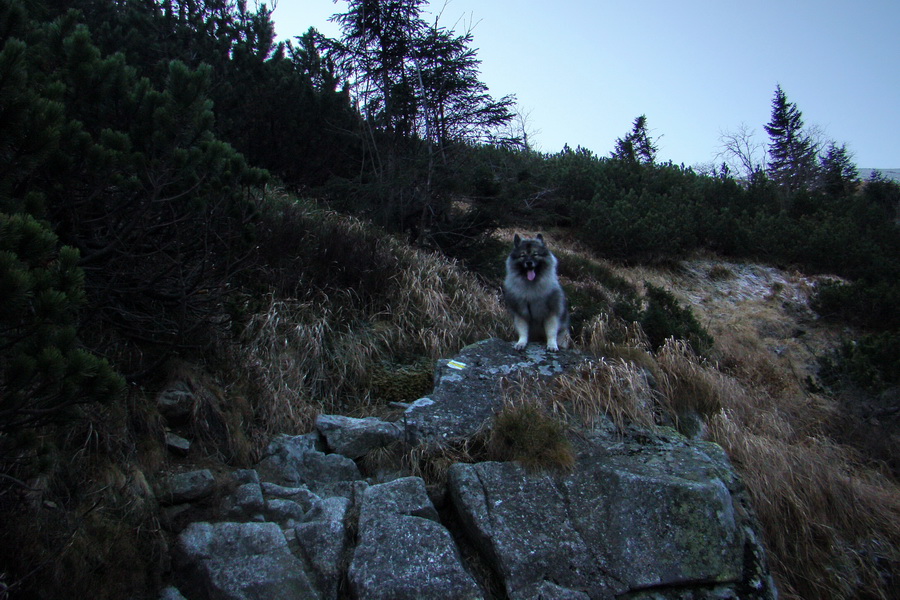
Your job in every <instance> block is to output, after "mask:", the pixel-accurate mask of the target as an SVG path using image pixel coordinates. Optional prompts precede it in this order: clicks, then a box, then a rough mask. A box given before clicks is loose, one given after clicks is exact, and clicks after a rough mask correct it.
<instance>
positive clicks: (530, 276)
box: [527, 269, 537, 281]
mask: <svg viewBox="0 0 900 600" xmlns="http://www.w3.org/2000/svg"><path fill="white" fill-rule="evenodd" d="M527 276H528V281H534V278H535V277H537V273H535V272H534V269H529V270H528V275H527Z"/></svg>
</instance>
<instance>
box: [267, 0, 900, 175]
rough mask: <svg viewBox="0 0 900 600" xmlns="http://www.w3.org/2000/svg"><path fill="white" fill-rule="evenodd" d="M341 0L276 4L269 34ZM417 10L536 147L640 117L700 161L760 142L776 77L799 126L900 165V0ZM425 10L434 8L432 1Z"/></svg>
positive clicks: (287, 31) (617, 132)
mask: <svg viewBox="0 0 900 600" xmlns="http://www.w3.org/2000/svg"><path fill="white" fill-rule="evenodd" d="M346 7H347V4H346V2H345V1H344V0H338V1H337V2H333V1H332V0H278V2H277V4H276V8H275V12H274V13H273V17H272V18H273V20H274V22H275V28H276V32H277V34H278V36H279V38H281V39H284V38H291V37H293V36H297V35H301V34H302V33H304V32H305V31H306V30H307V29H309V27H315V28H316V29H318V30H319V31H320V32H322V33H323V34H325V35H327V36H329V37H340V32H339V30H338V29H337V27H336V26H335V25H334V24H333V23H329V22H328V17H330V16H331V15H332V14H334V13H338V12H344V11H345V10H346ZM431 7H432V8H431V9H428V10H429V13H428V14H426V15H425V18H426V20H427V21H429V22H431V21H433V18H434V15H435V14H437V12H441V18H440V23H441V24H442V25H443V26H445V27H449V28H453V29H456V30H457V31H460V32H461V31H463V30H465V29H467V28H469V27H471V28H472V29H473V35H474V42H473V46H474V47H475V48H477V49H478V58H479V59H480V60H481V61H482V64H481V79H482V81H483V82H484V83H486V84H487V85H488V86H489V88H490V91H491V94H492V95H493V96H494V97H495V98H499V97H502V96H505V95H507V94H515V95H516V97H517V99H518V104H519V106H520V108H521V110H522V112H523V113H525V114H528V115H529V118H528V122H529V127H530V128H531V129H533V130H534V132H535V133H534V134H533V135H532V136H531V138H530V141H532V142H533V145H534V146H535V147H537V148H538V149H540V150H543V151H545V152H556V151H558V150H560V149H561V148H562V147H563V144H569V146H571V147H573V148H574V147H576V146H579V145H580V146H583V147H586V148H589V149H591V150H593V151H594V152H595V153H597V154H599V155H608V154H609V152H611V151H612V149H613V147H614V144H615V140H616V138H619V137H622V136H623V135H624V134H625V133H627V132H628V131H629V130H630V129H631V125H632V122H633V121H634V118H635V117H637V116H639V115H642V114H646V115H647V121H648V125H649V128H650V130H651V135H652V136H653V137H654V138H655V139H656V140H657V143H658V146H659V148H660V152H659V158H660V159H662V160H664V161H665V160H672V161H673V162H675V163H677V164H680V163H684V164H686V165H695V164H702V163H709V162H712V161H713V160H714V159H715V156H716V154H717V152H718V151H719V148H720V146H721V142H720V139H719V138H720V135H721V133H722V132H723V131H736V130H737V129H738V128H739V127H740V126H741V124H746V125H747V126H748V127H749V128H751V129H754V130H755V131H756V134H755V135H756V139H757V140H758V141H760V142H766V141H768V138H767V136H766V133H765V131H764V130H763V127H762V126H763V125H764V124H766V123H767V122H768V121H769V118H770V116H771V102H772V97H773V96H774V92H775V86H776V85H778V84H780V85H781V87H782V89H783V90H784V92H785V93H786V94H787V97H788V100H789V101H791V102H794V103H796V104H797V106H798V108H799V109H800V110H801V111H802V113H803V119H804V121H805V123H806V125H807V126H811V125H815V126H817V127H819V128H821V129H822V130H824V133H825V136H826V137H827V138H828V139H831V140H834V141H836V142H838V143H839V144H842V143H845V144H847V147H848V148H849V150H850V151H851V152H852V153H853V155H854V159H855V162H856V164H857V166H859V167H861V168H880V169H892V168H900V68H898V67H900V0H859V1H857V2H853V1H851V0H841V1H838V0H818V1H817V0H754V1H752V2H747V1H733V0H717V1H711V0H710V1H701V0H682V1H681V2H673V1H672V0H642V1H628V0H615V1H613V0H556V1H551V0H449V1H448V2H446V4H445V3H444V2H443V1H442V0H432V4H431ZM435 7H436V8H435Z"/></svg>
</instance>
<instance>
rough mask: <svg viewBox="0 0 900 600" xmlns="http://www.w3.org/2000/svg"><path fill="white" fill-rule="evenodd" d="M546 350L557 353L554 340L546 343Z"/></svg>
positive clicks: (557, 349) (557, 348) (557, 347)
mask: <svg viewBox="0 0 900 600" xmlns="http://www.w3.org/2000/svg"><path fill="white" fill-rule="evenodd" d="M547 350H548V351H550V352H559V346H558V345H557V344H556V340H553V341H550V342H547Z"/></svg>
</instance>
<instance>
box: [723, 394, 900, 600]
mask: <svg viewBox="0 0 900 600" xmlns="http://www.w3.org/2000/svg"><path fill="white" fill-rule="evenodd" d="M757 421H758V422H759V420H757ZM772 424H773V425H775V427H774V428H773V429H774V430H773V431H770V432H769V435H766V434H765V433H753V432H751V431H750V430H749V429H750V428H749V427H746V426H744V425H743V424H742V423H741V418H740V417H739V416H736V415H734V414H733V413H731V412H730V411H725V412H723V413H720V414H719V415H717V416H715V417H714V418H713V419H711V420H710V424H709V425H710V431H711V436H712V439H713V440H714V441H716V442H717V443H719V444H720V445H722V447H724V448H725V450H726V451H727V452H728V454H729V456H730V457H731V459H732V461H733V462H734V463H735V464H736V465H737V467H738V469H739V470H740V472H741V474H742V476H743V479H744V482H745V483H746V485H747V488H748V489H749V490H750V493H751V496H752V498H753V505H754V507H755V509H756V512H757V515H758V516H759V519H760V522H761V523H762V525H763V529H764V537H765V541H766V545H767V547H768V550H769V556H770V561H771V563H772V569H773V572H774V573H775V574H776V576H777V579H778V583H779V587H780V591H781V595H782V597H785V598H806V599H811V598H843V599H850V598H881V599H884V600H889V599H890V598H895V597H896V596H894V595H893V594H894V593H895V592H896V587H895V585H896V577H897V573H898V568H900V494H898V490H897V486H896V485H895V484H894V483H893V482H889V481H886V480H884V479H882V478H881V477H879V476H877V475H876V474H874V473H872V472H870V471H866V470H865V469H863V468H861V467H860V466H859V464H858V463H857V462H855V461H853V460H852V455H851V454H850V453H848V451H847V449H846V448H842V447H839V446H836V445H835V444H833V443H832V442H830V441H828V440H827V439H823V438H814V437H810V438H806V439H803V440H797V441H794V442H791V441H788V440H785V439H782V435H783V434H784V431H783V430H784V429H785V427H783V426H781V425H779V424H778V420H777V419H773V420H772ZM892 580H893V581H892Z"/></svg>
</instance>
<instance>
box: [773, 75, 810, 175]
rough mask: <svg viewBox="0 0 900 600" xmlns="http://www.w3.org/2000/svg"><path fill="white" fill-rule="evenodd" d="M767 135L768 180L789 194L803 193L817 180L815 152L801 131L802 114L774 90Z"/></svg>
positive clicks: (781, 94) (782, 92) (785, 97)
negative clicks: (768, 140) (768, 139)
mask: <svg viewBox="0 0 900 600" xmlns="http://www.w3.org/2000/svg"><path fill="white" fill-rule="evenodd" d="M765 129H766V132H767V133H768V134H769V138H770V140H771V141H770V143H769V164H768V175H769V177H770V178H771V179H772V180H773V181H775V182H776V183H778V184H779V185H781V186H783V187H784V188H785V189H786V190H787V191H788V192H797V191H799V190H802V189H805V188H806V187H807V186H808V185H809V184H810V183H811V182H812V181H813V180H814V179H815V177H816V150H815V148H814V147H813V143H812V141H811V140H810V138H809V137H808V136H807V135H806V133H805V132H804V131H803V113H801V112H800V109H799V108H797V105H796V104H795V103H793V102H788V100H787V95H786V94H785V93H784V91H783V90H782V89H781V86H780V85H779V86H777V87H776V89H775V97H774V98H773V99H772V118H771V119H770V121H769V123H768V124H767V125H766V126H765Z"/></svg>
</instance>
